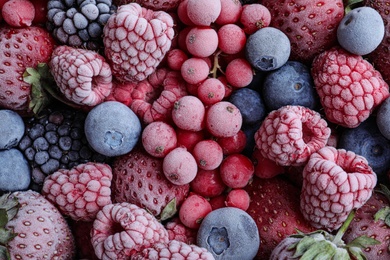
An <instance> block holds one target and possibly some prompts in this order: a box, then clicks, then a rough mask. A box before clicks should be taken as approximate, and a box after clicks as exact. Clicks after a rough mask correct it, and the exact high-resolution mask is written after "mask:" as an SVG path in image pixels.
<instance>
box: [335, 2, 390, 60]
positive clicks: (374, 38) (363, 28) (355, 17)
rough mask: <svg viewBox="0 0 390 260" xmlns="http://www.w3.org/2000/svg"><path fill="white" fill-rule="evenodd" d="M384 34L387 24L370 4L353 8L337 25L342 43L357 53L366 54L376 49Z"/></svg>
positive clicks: (339, 39) (338, 35)
mask: <svg viewBox="0 0 390 260" xmlns="http://www.w3.org/2000/svg"><path fill="white" fill-rule="evenodd" d="M384 35H385V25H384V23H383V19H382V17H381V15H380V14H379V13H378V11H376V10H375V9H374V8H371V7H368V6H363V7H359V8H355V9H352V11H350V12H349V13H347V14H346V15H345V16H344V17H343V19H342V20H341V22H340V23H339V26H338V27H337V40H338V42H339V43H340V45H341V46H342V47H343V48H344V49H346V50H347V51H349V52H351V53H354V54H357V55H366V54H369V53H370V52H372V51H373V50H375V49H376V48H377V47H378V46H379V44H380V43H381V42H382V40H383V37H384Z"/></svg>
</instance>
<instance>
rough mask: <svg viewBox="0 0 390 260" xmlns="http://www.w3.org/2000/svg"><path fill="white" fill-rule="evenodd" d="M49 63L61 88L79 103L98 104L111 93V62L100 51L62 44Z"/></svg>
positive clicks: (72, 100) (73, 100)
mask: <svg viewBox="0 0 390 260" xmlns="http://www.w3.org/2000/svg"><path fill="white" fill-rule="evenodd" d="M49 67H50V72H51V74H52V75H53V77H54V80H55V81H56V83H57V85H58V87H59V89H60V91H61V92H62V93H63V94H64V95H65V97H66V98H67V99H68V100H70V101H71V102H73V103H75V104H78V105H87V106H96V105H98V104H100V103H102V102H103V101H104V100H105V98H106V97H107V96H108V95H109V94H110V93H111V90H112V72H111V68H110V65H109V64H108V63H107V62H106V60H105V58H104V57H103V56H101V55H100V54H98V53H97V52H94V51H91V50H87V49H79V48H74V47H70V46H66V45H61V46H58V47H57V48H55V49H54V51H53V53H52V57H51V60H50V62H49Z"/></svg>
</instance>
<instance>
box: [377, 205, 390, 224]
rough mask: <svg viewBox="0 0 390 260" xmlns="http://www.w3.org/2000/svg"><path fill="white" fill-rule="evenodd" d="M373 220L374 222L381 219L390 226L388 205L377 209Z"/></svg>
mask: <svg viewBox="0 0 390 260" xmlns="http://www.w3.org/2000/svg"><path fill="white" fill-rule="evenodd" d="M374 220H375V222H376V221H378V220H383V221H384V222H385V223H386V225H387V226H389V227H390V207H389V206H386V207H384V208H381V209H380V210H378V212H377V213H375V215H374Z"/></svg>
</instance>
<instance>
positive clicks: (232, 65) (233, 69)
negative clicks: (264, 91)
mask: <svg viewBox="0 0 390 260" xmlns="http://www.w3.org/2000/svg"><path fill="white" fill-rule="evenodd" d="M225 76H226V80H227V82H228V83H229V84H230V85H232V86H233V87H236V88H243V87H246V86H248V85H249V83H251V82H252V80H253V70H252V66H251V64H250V63H249V62H248V61H247V60H246V59H243V58H237V59H234V60H232V61H230V62H229V63H228V65H227V66H226V69H225Z"/></svg>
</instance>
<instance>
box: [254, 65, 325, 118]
mask: <svg viewBox="0 0 390 260" xmlns="http://www.w3.org/2000/svg"><path fill="white" fill-rule="evenodd" d="M261 94H262V97H263V99H264V103H265V104H266V106H267V108H268V109H269V111H272V110H276V109H278V108H280V107H282V106H285V105H301V106H304V107H308V108H310V109H314V108H316V107H317V106H318V105H319V99H318V97H317V92H316V90H315V87H314V83H313V79H312V77H311V74H310V69H309V68H308V67H307V66H306V65H304V64H303V63H300V62H297V61H288V62H286V64H285V65H283V66H282V67H281V68H279V69H277V70H275V71H272V72H270V73H269V74H267V75H266V77H265V80H264V84H263V87H262V88H261Z"/></svg>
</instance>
